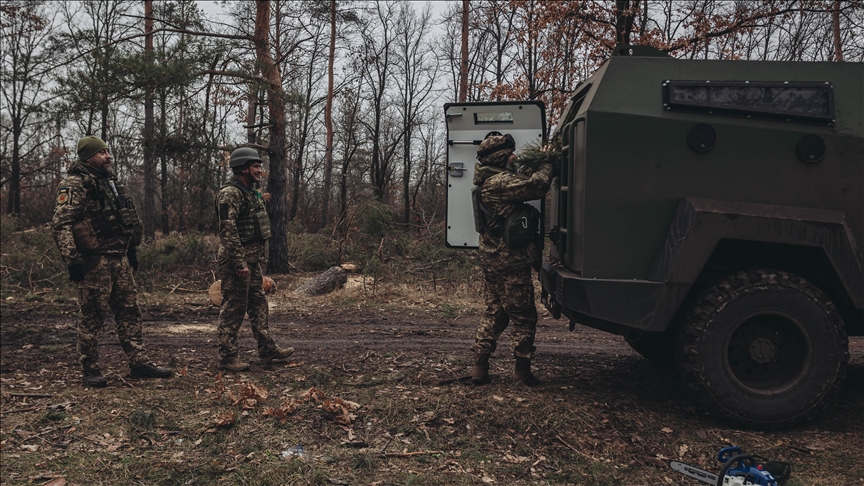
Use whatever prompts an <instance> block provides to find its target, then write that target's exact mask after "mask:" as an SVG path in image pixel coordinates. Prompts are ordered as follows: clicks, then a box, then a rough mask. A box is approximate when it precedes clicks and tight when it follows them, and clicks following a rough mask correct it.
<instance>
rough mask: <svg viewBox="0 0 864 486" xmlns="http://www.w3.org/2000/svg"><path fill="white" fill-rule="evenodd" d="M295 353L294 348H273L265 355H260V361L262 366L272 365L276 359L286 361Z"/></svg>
mask: <svg viewBox="0 0 864 486" xmlns="http://www.w3.org/2000/svg"><path fill="white" fill-rule="evenodd" d="M292 353H294V348H273V349H272V350H271V351H268V352H266V353H263V354H259V355H258V361H259V362H260V363H261V364H270V363H272V362H273V360H274V359H285V358H287V357H288V356H291V354H292Z"/></svg>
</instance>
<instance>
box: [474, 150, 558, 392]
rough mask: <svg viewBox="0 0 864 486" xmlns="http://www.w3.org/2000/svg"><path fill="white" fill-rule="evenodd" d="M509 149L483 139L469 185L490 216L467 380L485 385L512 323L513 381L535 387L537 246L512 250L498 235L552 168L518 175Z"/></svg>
mask: <svg viewBox="0 0 864 486" xmlns="http://www.w3.org/2000/svg"><path fill="white" fill-rule="evenodd" d="M514 147H515V143H514V141H513V138H512V137H511V136H510V135H493V136H489V137H487V138H486V139H485V140H484V141H483V142H482V143H481V144H480V147H479V148H478V150H477V154H478V155H477V159H478V160H479V163H478V164H477V165H476V168H475V172H474V181H473V182H474V185H475V186H477V187H478V189H475V191H476V190H479V201H475V204H480V205H482V207H483V210H484V211H485V212H486V213H487V214H488V216H489V217H488V218H484V221H485V225H484V228H483V231H481V234H480V264H481V267H482V268H483V277H484V280H485V300H486V311H485V313H484V315H483V317H482V319H481V321H480V325H479V326H478V327H477V332H476V334H475V338H474V345H473V346H472V347H471V349H472V350H473V351H474V357H475V362H474V363H475V364H474V367H473V368H472V370H471V381H472V382H473V383H475V384H477V385H482V384H485V383H489V381H490V379H489V355H490V354H492V353H493V352H494V351H495V348H496V345H497V340H498V337H499V336H500V335H501V333H503V332H504V330H505V329H506V328H507V326H508V324H512V325H513V328H512V345H511V351H512V352H513V355H514V356H515V357H516V371H515V373H514V375H513V376H514V379H515V380H516V381H519V382H521V383H523V384H525V385H528V386H533V385H536V384H538V383H539V380H538V379H537V378H536V377H535V376H534V375H533V374H532V373H531V359H532V357H533V356H534V350H535V347H534V335H535V332H536V326H537V309H536V307H535V305H534V284H533V282H532V279H531V267H532V266H533V267H535V268H536V267H537V266H538V263H539V262H540V259H541V255H540V248H539V246H538V244H537V242H536V240H534V241H531V242H530V243H528V244H527V245H525V246H521V247H516V248H513V247H511V246H509V245H508V244H507V242H505V239H504V237H503V234H502V232H503V231H504V224H505V220H506V219H507V216H509V215H510V214H511V213H513V212H514V211H516V210H517V208H519V207H521V206H523V203H525V202H527V201H532V200H536V199H541V198H543V197H544V196H545V195H546V192H547V191H548V190H549V183H550V181H551V179H552V166H551V165H550V164H543V165H541V166H540V167H538V168H537V170H536V171H534V172H533V173H530V174H517V173H515V172H514V171H513V163H514V162H515V161H516V155H514V154H513V151H514ZM475 197H476V196H475ZM475 214H476V211H475ZM537 236H538V237H539V234H538V235H537Z"/></svg>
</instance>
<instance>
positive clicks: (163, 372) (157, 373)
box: [129, 363, 174, 380]
mask: <svg viewBox="0 0 864 486" xmlns="http://www.w3.org/2000/svg"><path fill="white" fill-rule="evenodd" d="M172 376H174V372H173V371H171V370H169V369H168V368H160V367H158V366H156V365H154V364H153V363H147V364H145V365H141V366H130V367H129V378H134V379H136V380H137V379H140V378H171V377H172Z"/></svg>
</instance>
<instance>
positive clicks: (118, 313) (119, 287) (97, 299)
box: [78, 255, 150, 372]
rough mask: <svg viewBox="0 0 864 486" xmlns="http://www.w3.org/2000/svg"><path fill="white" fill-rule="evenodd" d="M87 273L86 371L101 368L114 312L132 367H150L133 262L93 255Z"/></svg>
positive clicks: (83, 307)
mask: <svg viewBox="0 0 864 486" xmlns="http://www.w3.org/2000/svg"><path fill="white" fill-rule="evenodd" d="M84 271H85V272H86V274H85V275H84V280H82V281H81V282H78V308H79V314H78V355H79V358H80V360H81V366H82V367H83V368H84V371H85V372H86V371H89V370H93V369H98V368H99V336H100V335H101V334H102V330H103V328H104V324H105V318H106V317H107V316H108V315H109V312H112V311H113V313H114V322H115V323H116V324H117V337H118V338H119V339H120V346H122V347H123V351H124V352H125V353H126V356H127V357H128V358H129V366H141V365H145V364H147V363H149V362H150V360H149V359H148V358H147V352H146V351H145V349H144V342H143V339H142V336H141V334H142V331H141V310H140V309H139V308H138V288H137V286H136V285H135V279H134V278H133V277H132V267H130V266H129V260H127V259H126V256H125V255H90V256H87V257H85V258H84Z"/></svg>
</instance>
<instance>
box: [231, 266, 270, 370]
mask: <svg viewBox="0 0 864 486" xmlns="http://www.w3.org/2000/svg"><path fill="white" fill-rule="evenodd" d="M247 264H248V265H249V276H248V277H247V278H245V279H243V278H240V277H238V276H237V274H236V273H235V272H234V269H233V268H231V267H230V266H229V265H220V266H219V277H220V278H221V279H222V307H221V308H220V309H219V331H218V334H219V359H220V360H222V362H228V361H231V360H233V359H235V358H236V357H237V333H238V332H239V331H240V325H241V324H243V317H244V316H246V314H247V313H248V314H249V321H250V324H251V326H252V335H253V336H254V337H255V340H257V341H258V354H259V355H261V354H266V353H269V352H271V351H273V350H274V349H276V343H275V342H274V341H273V338H272V337H270V326H269V323H268V320H269V318H270V309H269V307H268V306H267V297H266V296H264V283H263V278H264V277H263V275H262V272H261V264H260V263H248V262H247Z"/></svg>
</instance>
